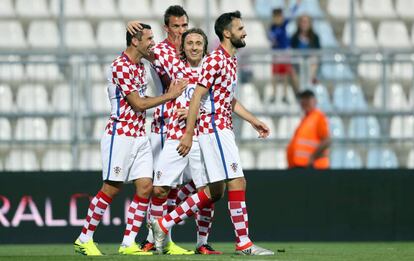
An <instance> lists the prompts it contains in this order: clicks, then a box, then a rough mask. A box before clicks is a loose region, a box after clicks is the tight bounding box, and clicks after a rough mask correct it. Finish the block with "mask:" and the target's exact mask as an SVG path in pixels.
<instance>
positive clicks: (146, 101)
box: [126, 79, 188, 111]
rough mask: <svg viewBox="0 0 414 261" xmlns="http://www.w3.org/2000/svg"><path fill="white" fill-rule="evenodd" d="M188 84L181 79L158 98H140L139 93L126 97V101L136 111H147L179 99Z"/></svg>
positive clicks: (132, 93) (174, 82) (172, 83)
mask: <svg viewBox="0 0 414 261" xmlns="http://www.w3.org/2000/svg"><path fill="white" fill-rule="evenodd" d="M187 84H188V80H185V79H179V80H175V81H173V82H171V84H170V86H169V88H168V91H167V92H166V93H165V94H163V95H160V96H157V97H140V96H139V94H138V93H137V92H131V93H130V94H128V95H127V96H126V99H127V101H128V103H129V104H131V107H132V108H133V109H134V110H135V111H145V110H147V109H149V108H153V107H156V106H158V105H160V104H163V103H165V102H167V101H170V100H173V99H175V98H177V97H178V96H180V95H181V93H182V92H183V91H184V89H185V88H186V86H187Z"/></svg>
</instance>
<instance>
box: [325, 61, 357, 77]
mask: <svg viewBox="0 0 414 261" xmlns="http://www.w3.org/2000/svg"><path fill="white" fill-rule="evenodd" d="M321 76H322V78H323V79H326V80H331V81H352V80H354V78H355V76H354V73H353V72H352V71H351V68H350V67H349V65H348V64H347V63H344V62H333V61H329V62H328V61H325V62H323V63H322V66H321Z"/></svg>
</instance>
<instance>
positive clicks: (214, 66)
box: [198, 55, 223, 89]
mask: <svg viewBox="0 0 414 261" xmlns="http://www.w3.org/2000/svg"><path fill="white" fill-rule="evenodd" d="M222 63H223V62H222V59H221V58H220V56H219V55H214V56H213V55H211V56H207V58H206V59H205V60H204V61H203V64H202V65H201V72H200V76H199V77H198V84H200V85H202V86H204V87H206V88H207V89H210V88H211V86H212V85H213V83H214V81H215V79H216V78H217V77H218V76H220V68H221V66H222Z"/></svg>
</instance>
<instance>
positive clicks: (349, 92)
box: [333, 84, 367, 111]
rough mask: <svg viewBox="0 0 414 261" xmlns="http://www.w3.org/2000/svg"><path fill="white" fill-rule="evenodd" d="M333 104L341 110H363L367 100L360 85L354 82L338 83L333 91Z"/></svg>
mask: <svg viewBox="0 0 414 261" xmlns="http://www.w3.org/2000/svg"><path fill="white" fill-rule="evenodd" d="M333 103H334V106H335V107H336V108H337V109H338V110H341V111H352V110H364V109H366V108H367V102H366V100H365V97H364V94H363V93H362V90H361V87H359V86H358V85H355V84H338V85H337V86H336V87H335V90H334V93H333Z"/></svg>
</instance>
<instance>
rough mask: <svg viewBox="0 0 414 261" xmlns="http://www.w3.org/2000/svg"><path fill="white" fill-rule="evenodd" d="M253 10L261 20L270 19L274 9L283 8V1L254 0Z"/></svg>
mask: <svg viewBox="0 0 414 261" xmlns="http://www.w3.org/2000/svg"><path fill="white" fill-rule="evenodd" d="M254 2H255V4H254V8H255V9H256V14H257V15H258V16H259V17H261V18H267V19H269V18H271V17H272V10H273V9H275V8H282V9H284V8H285V1H284V0H256V1H254Z"/></svg>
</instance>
